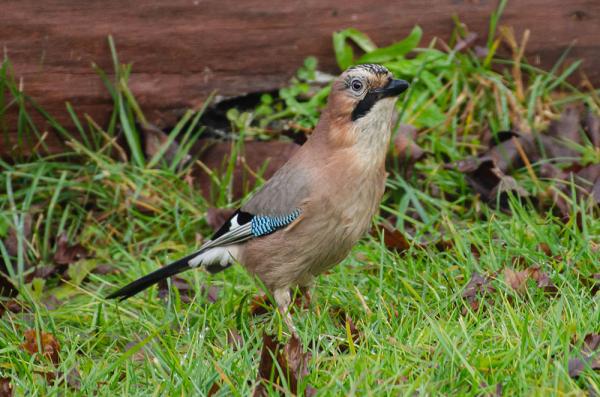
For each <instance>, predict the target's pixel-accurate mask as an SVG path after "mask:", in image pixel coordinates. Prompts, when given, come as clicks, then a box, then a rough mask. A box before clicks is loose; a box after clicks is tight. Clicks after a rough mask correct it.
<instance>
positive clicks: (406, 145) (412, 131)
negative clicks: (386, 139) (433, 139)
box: [393, 124, 427, 167]
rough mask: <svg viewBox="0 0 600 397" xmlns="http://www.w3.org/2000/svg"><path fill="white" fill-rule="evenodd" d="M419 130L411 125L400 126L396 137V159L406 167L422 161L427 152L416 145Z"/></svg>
mask: <svg viewBox="0 0 600 397" xmlns="http://www.w3.org/2000/svg"><path fill="white" fill-rule="evenodd" d="M416 137H417V128H416V127H414V126H412V125H410V124H400V127H399V128H398V133H397V134H396V136H395V137H394V151H393V153H394V157H395V158H397V159H398V160H399V161H400V163H401V164H403V165H404V166H406V167H411V166H412V165H413V164H414V163H416V162H417V161H419V160H421V159H422V158H423V157H424V156H425V155H426V154H427V152H426V151H425V150H423V149H421V147H420V146H419V145H417V144H416V143H415V139H416Z"/></svg>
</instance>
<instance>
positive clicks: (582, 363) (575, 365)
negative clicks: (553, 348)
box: [568, 333, 600, 378]
mask: <svg viewBox="0 0 600 397" xmlns="http://www.w3.org/2000/svg"><path fill="white" fill-rule="evenodd" d="M599 350H600V334H594V333H592V334H587V335H586V336H585V337H584V338H583V346H582V348H581V351H580V352H579V353H576V356H577V357H574V358H571V359H570V360H569V363H568V369H569V376H570V377H571V378H577V377H578V376H579V375H580V374H581V373H582V372H583V371H584V370H585V369H586V368H588V367H589V368H591V369H593V370H600V351H599Z"/></svg>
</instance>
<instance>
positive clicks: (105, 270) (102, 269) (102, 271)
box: [92, 264, 121, 276]
mask: <svg viewBox="0 0 600 397" xmlns="http://www.w3.org/2000/svg"><path fill="white" fill-rule="evenodd" d="M92 273H94V274H99V275H102V276H103V275H106V274H120V273H121V270H120V269H118V268H116V267H114V266H111V265H107V264H101V265H96V267H94V268H93V269H92Z"/></svg>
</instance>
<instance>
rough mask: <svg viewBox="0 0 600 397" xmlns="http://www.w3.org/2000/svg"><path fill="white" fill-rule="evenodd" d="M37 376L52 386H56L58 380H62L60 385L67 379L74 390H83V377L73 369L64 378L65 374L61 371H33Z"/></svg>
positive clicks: (68, 384)
mask: <svg viewBox="0 0 600 397" xmlns="http://www.w3.org/2000/svg"><path fill="white" fill-rule="evenodd" d="M33 372H34V373H35V374H37V375H40V376H42V377H43V378H44V379H45V380H46V382H48V383H50V384H56V383H57V380H60V382H59V384H62V383H63V382H64V381H65V379H63V378H66V381H67V386H69V388H71V389H73V390H79V389H80V388H81V375H79V371H77V369H75V368H73V369H71V370H70V371H69V372H68V373H67V376H66V377H65V376H64V372H61V371H33Z"/></svg>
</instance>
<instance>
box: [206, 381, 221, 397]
mask: <svg viewBox="0 0 600 397" xmlns="http://www.w3.org/2000/svg"><path fill="white" fill-rule="evenodd" d="M219 390H221V384H220V383H219V382H215V383H213V384H212V386H211V387H210V389H209V390H208V394H207V396H208V397H212V396H214V395H216V394H217V393H218V392H219Z"/></svg>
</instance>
